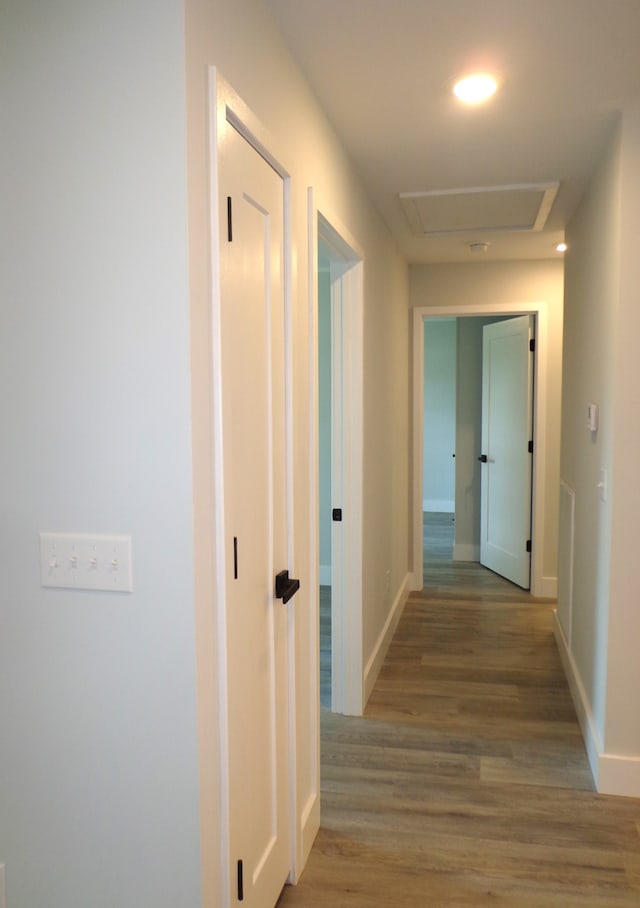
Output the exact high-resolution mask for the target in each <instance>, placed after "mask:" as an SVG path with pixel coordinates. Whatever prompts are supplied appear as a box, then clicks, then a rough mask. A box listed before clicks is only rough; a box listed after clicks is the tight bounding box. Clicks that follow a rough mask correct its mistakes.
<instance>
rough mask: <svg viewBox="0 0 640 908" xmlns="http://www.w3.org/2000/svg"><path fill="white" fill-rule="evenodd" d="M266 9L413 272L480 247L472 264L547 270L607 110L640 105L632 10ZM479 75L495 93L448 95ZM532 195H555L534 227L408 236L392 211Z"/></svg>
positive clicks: (380, 2) (437, 3) (524, 1)
mask: <svg viewBox="0 0 640 908" xmlns="http://www.w3.org/2000/svg"><path fill="white" fill-rule="evenodd" d="M264 3H265V5H266V6H267V7H268V9H269V10H270V11H271V13H272V15H273V16H274V18H275V20H276V23H277V25H278V28H279V30H280V32H281V33H282V35H283V39H284V41H285V42H286V44H287V45H288V47H289V49H290V51H291V52H292V54H293V56H294V57H295V58H296V59H297V61H298V63H299V65H300V67H301V69H302V70H303V72H304V73H305V75H306V76H307V78H308V80H309V82H310V84H311V87H312V88H313V90H314V92H315V94H316V96H317V98H318V100H319V102H320V104H321V105H322V107H323V108H324V110H325V112H326V114H327V116H328V118H329V120H330V122H331V123H332V125H333V127H334V128H335V130H336V132H337V133H338V135H339V136H340V137H341V139H342V141H343V143H344V145H345V147H346V149H347V152H348V154H349V156H350V157H351V159H352V161H353V162H354V164H355V166H356V168H357V170H358V171H359V173H360V174H361V177H362V179H363V181H364V183H365V186H366V188H367V190H368V192H369V195H370V196H371V198H372V200H373V202H374V204H375V205H376V207H377V208H378V210H379V212H380V214H381V215H382V217H383V218H384V220H385V221H386V223H387V225H388V226H389V229H390V230H391V232H392V233H393V235H394V237H395V239H396V242H397V244H398V247H399V249H400V250H401V251H402V253H403V254H404V255H405V256H406V258H407V259H408V261H409V262H411V263H428V262H465V261H471V260H474V261H475V260H477V257H475V256H474V257H473V259H472V254H471V253H470V250H469V244H470V243H473V242H488V243H489V244H490V245H489V249H488V252H487V254H486V255H485V256H483V257H482V261H490V260H518V259H544V258H553V257H556V256H557V253H556V252H555V245H556V244H557V243H558V242H560V241H561V240H562V239H563V236H564V228H565V226H566V224H567V222H568V220H569V219H570V217H571V215H572V213H573V212H574V210H575V208H576V206H577V205H578V203H579V201H580V198H581V195H582V193H583V192H584V189H585V187H586V185H587V184H588V181H589V178H590V176H591V174H592V172H593V169H594V167H595V165H596V164H597V162H598V160H599V158H600V156H601V155H602V153H603V151H604V148H605V147H606V144H607V142H608V140H609V137H610V136H611V134H612V132H613V130H614V128H615V125H616V123H617V122H618V118H619V112H620V110H621V109H622V108H623V107H625V106H627V105H631V104H634V103H640V66H639V65H638V62H637V61H638V50H637V49H638V47H639V46H640V2H638V0H562V2H559V0H485V2H483V3H482V4H478V3H477V0H401V2H397V0H322V2H318V0H264ZM477 70H483V71H490V72H492V73H493V74H495V75H496V77H497V80H498V83H499V88H498V92H497V94H496V95H495V97H494V98H493V99H492V100H490V101H489V102H487V103H486V104H485V105H483V106H478V107H473V108H467V107H463V106H461V104H460V102H459V101H457V100H456V99H455V98H454V96H453V94H452V91H451V89H452V85H453V82H454V81H455V79H456V78H457V77H459V76H460V75H463V74H465V73H467V72H471V71H477ZM545 183H546V184H552V183H559V190H558V193H557V196H556V197H555V200H554V201H553V204H552V206H551V209H550V211H549V215H548V218H547V220H546V223H545V225H544V227H543V228H542V229H540V230H532V231H523V230H515V231H511V230H490V229H482V225H480V226H474V228H473V229H469V230H467V231H465V230H456V231H453V232H446V231H445V232H444V233H437V232H428V233H426V234H425V235H423V236H419V235H416V232H415V230H414V229H412V225H411V223H410V222H409V220H408V219H407V216H406V213H405V210H404V209H403V204H402V196H403V195H405V196H406V194H407V193H411V194H418V195H419V194H424V193H429V194H434V193H443V192H445V191H450V190H453V189H456V190H460V189H469V190H471V189H475V188H477V187H495V186H509V185H521V184H545ZM487 201H488V202H489V203H491V201H492V200H491V198H490V196H487ZM488 215H489V212H487V216H488ZM485 223H490V221H486V222H485Z"/></svg>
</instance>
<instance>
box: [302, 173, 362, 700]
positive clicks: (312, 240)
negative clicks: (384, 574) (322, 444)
mask: <svg viewBox="0 0 640 908" xmlns="http://www.w3.org/2000/svg"><path fill="white" fill-rule="evenodd" d="M308 224H309V244H310V256H309V261H310V263H311V262H312V263H313V267H312V268H311V269H310V282H309V301H310V302H309V305H310V309H311V310H312V311H311V312H310V317H309V325H310V328H311V332H312V337H311V340H310V345H311V350H312V351H313V354H312V356H313V364H312V368H313V385H312V387H313V397H314V400H313V407H312V413H313V425H312V427H311V432H312V446H311V450H312V451H313V457H314V462H313V469H312V482H313V489H312V501H313V508H312V514H311V524H312V526H311V532H312V538H313V540H314V551H313V564H314V566H315V572H316V574H315V576H316V587H315V589H316V590H317V589H318V578H319V554H318V541H317V536H318V529H317V527H318V453H317V451H318V438H317V428H316V426H317V420H318V363H317V356H318V353H317V348H318V315H317V313H318V268H317V248H318V238H319V236H321V237H322V239H323V240H324V242H325V243H326V244H327V245H328V246H329V247H330V248H331V249H332V251H333V252H334V253H335V257H336V258H335V262H333V263H332V265H331V308H332V323H333V327H332V335H333V337H334V339H336V340H337V343H336V344H332V347H333V349H332V373H333V380H334V382H335V381H337V382H339V383H340V385H341V387H342V395H341V400H342V408H341V410H342V412H341V413H340V414H339V415H338V414H336V416H335V417H334V416H332V448H333V454H332V459H333V460H334V461H335V460H336V458H337V459H338V460H339V461H340V466H341V471H340V472H341V473H342V480H343V482H342V498H341V502H340V503H338V502H336V501H334V502H332V504H333V506H334V507H342V510H343V519H342V523H341V525H340V532H341V535H342V545H341V546H337V556H336V554H334V557H333V563H332V584H331V587H332V622H331V636H332V643H331V649H332V664H331V682H332V683H331V708H332V711H333V712H338V713H343V714H345V715H354V716H359V715H362V711H363V709H364V662H363V649H362V522H363V516H362V515H363V492H362V462H363V308H364V303H363V253H362V250H361V249H360V247H359V246H358V243H357V242H356V241H355V239H354V238H353V236H352V235H351V234H350V232H349V231H348V230H347V229H346V228H345V227H344V226H343V225H342V224H340V222H339V221H338V220H337V219H336V218H335V217H334V216H333V215H332V214H331V213H330V212H328V211H327V209H326V208H325V207H324V205H322V204H321V203H320V202H319V201H318V198H317V193H316V192H315V190H314V189H313V188H310V189H309V191H308ZM336 328H337V329H338V330H337V331H336V330H335V329H336ZM332 472H333V471H332ZM332 483H333V479H332ZM333 535H334V533H333V532H332V537H333ZM332 549H334V550H335V549H336V546H334V545H333V543H332ZM317 595H318V594H317V593H316V596H317ZM334 606H335V607H334Z"/></svg>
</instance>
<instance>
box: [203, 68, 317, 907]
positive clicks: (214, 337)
mask: <svg viewBox="0 0 640 908" xmlns="http://www.w3.org/2000/svg"><path fill="white" fill-rule="evenodd" d="M209 105H210V108H209V109H210V124H209V125H210V144H209V156H210V158H209V174H210V198H209V206H210V208H209V212H210V230H211V288H210V330H211V333H210V351H211V374H210V380H211V400H212V414H211V416H212V449H213V451H212V460H213V462H212V484H213V504H212V517H213V538H214V553H213V557H214V574H215V577H214V589H215V603H214V604H213V609H214V611H215V615H214V624H215V632H216V638H217V639H216V656H217V660H218V664H217V666H216V668H215V669H214V673H215V678H213V680H212V683H213V687H214V688H215V690H216V700H217V704H216V705H217V707H218V710H219V720H218V722H217V727H216V728H215V729H211V730H209V729H201V735H205V734H206V735H210V734H213V736H214V737H216V736H217V738H218V742H219V768H220V774H219V775H220V777H219V786H220V787H219V813H220V816H219V822H220V833H221V835H220V866H221V869H222V873H221V875H220V885H221V893H220V897H221V899H222V908H227V906H228V905H230V903H231V891H232V871H231V859H230V854H229V817H230V804H229V797H228V790H229V786H228V779H229V750H228V728H229V723H228V708H227V703H228V691H227V677H228V675H227V651H226V637H227V634H226V608H227V602H226V589H225V570H224V566H225V564H226V559H227V558H228V557H229V553H228V551H227V546H226V540H225V522H224V493H225V490H224V471H223V447H222V387H221V386H222V372H221V362H222V357H221V349H220V343H221V331H220V324H221V293H220V244H221V242H222V241H223V238H222V237H221V229H220V223H219V215H218V213H219V210H220V209H219V189H218V157H219V153H220V150H221V147H222V143H223V142H224V134H225V130H226V129H228V127H229V125H231V126H232V127H233V128H234V129H236V130H237V131H238V132H239V133H240V134H241V135H242V136H243V137H244V138H245V139H246V140H247V141H248V142H249V144H250V145H252V146H253V148H255V149H256V151H257V152H258V153H259V154H260V155H261V156H262V157H263V158H264V159H265V160H266V161H267V162H268V163H269V164H270V165H271V167H273V169H274V170H275V171H276V173H278V174H279V175H280V177H281V178H282V181H283V191H284V246H283V254H284V296H285V314H284V319H285V324H284V334H285V337H284V347H285V397H286V400H285V413H286V451H285V461H286V497H287V505H286V507H287V561H288V565H289V566H290V568H289V569H290V570H291V571H292V572H293V573H294V574H295V564H294V532H293V529H294V528H293V514H294V511H293V402H292V397H293V395H292V388H293V358H292V337H291V330H292V329H291V324H292V229H291V179H290V171H289V169H288V168H287V167H286V166H285V164H284V163H283V160H284V154H283V150H282V149H280V148H279V146H278V145H277V144H276V143H275V142H274V141H273V140H272V138H271V137H270V136H269V135H268V133H267V132H266V130H265V129H264V128H263V126H262V124H261V123H260V122H259V120H258V119H257V118H256V117H255V116H254V115H253V113H252V112H251V111H250V110H249V108H248V107H247V105H246V104H245V103H244V102H243V101H242V99H241V98H240V97H239V96H238V95H237V94H236V93H235V92H234V91H233V89H232V88H231V86H230V85H229V84H228V83H227V82H226V81H225V80H224V79H223V78H222V77H221V76H220V74H219V73H218V72H217V71H216V69H215V67H210V69H209ZM287 636H288V688H289V694H288V699H289V744H288V748H289V758H290V766H291V777H290V784H289V801H290V827H291V842H292V854H291V875H290V876H291V879H295V878H296V876H297V866H298V864H299V859H300V843H299V841H298V836H297V834H296V816H297V812H298V811H297V803H296V798H297V785H296V775H295V766H296V760H295V744H296V739H295V697H294V695H293V692H294V691H295V609H290V610H289V622H288V627H287ZM216 819H217V818H216ZM209 822H213V820H211V819H209V818H207V817H203V837H204V838H206V839H207V840H208V841H210V840H211V839H213V840H214V841H215V836H213V835H212V831H211V830H210V829H209V828H206V830H205V829H204V824H205V823H209ZM206 860H207V861H209V860H211V858H210V857H209V856H208V855H207V856H206ZM214 860H215V859H214ZM205 863H206V862H205Z"/></svg>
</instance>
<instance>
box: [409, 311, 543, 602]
mask: <svg viewBox="0 0 640 908" xmlns="http://www.w3.org/2000/svg"><path fill="white" fill-rule="evenodd" d="M485 315H498V316H514V315H535V316H536V336H537V339H538V340H537V342H536V351H535V357H536V359H535V382H534V400H533V429H534V439H535V444H536V449H535V457H534V459H533V480H532V481H533V488H532V499H531V539H532V551H531V594H532V595H533V596H536V597H552V598H553V597H555V595H556V591H555V590H550V589H549V584H548V582H547V580H546V579H545V577H544V574H543V571H544V547H543V543H544V526H545V497H544V492H545V467H546V425H547V422H546V417H547V382H548V357H547V350H548V342H547V338H548V330H549V305H548V303H546V302H539V303H513V304H509V305H500V306H491V305H489V304H475V305H465V304H457V305H452V306H417V307H415V308H414V309H413V464H412V474H413V504H412V513H413V516H412V531H413V532H412V535H413V541H412V549H413V557H412V586H411V588H412V589H413V590H421V589H422V587H423V542H422V461H423V438H424V435H423V433H424V387H423V376H424V322H425V319H428V318H445V317H449V318H451V317H453V318H469V317H473V316H485Z"/></svg>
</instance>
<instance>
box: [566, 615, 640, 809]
mask: <svg viewBox="0 0 640 908" xmlns="http://www.w3.org/2000/svg"><path fill="white" fill-rule="evenodd" d="M553 614H554V627H553V632H554V635H555V638H556V643H557V644H558V650H559V652H560V658H561V660H562V665H563V668H564V671H565V674H566V676H567V681H568V682H569V689H570V690H571V696H572V698H573V703H574V706H575V708H576V714H577V716H578V722H579V723H580V728H581V729H582V736H583V738H584V743H585V747H586V750H587V757H588V758H589V766H590V767H591V773H592V775H593V779H594V782H595V784H596V789H597V790H598V792H599V793H600V794H608V795H620V796H622V797H627V798H638V797H640V756H637V757H633V756H627V755H618V754H610V753H606V752H605V751H604V748H603V746H602V739H601V738H600V734H599V732H598V729H597V727H596V723H595V719H594V716H593V713H592V711H591V705H590V703H589V700H588V698H587V694H586V691H585V689H584V685H583V683H582V679H581V677H580V673H579V671H578V667H577V665H576V663H575V659H574V658H573V654H572V653H571V651H570V650H569V647H568V646H567V640H566V637H565V635H564V631H563V630H562V625H561V624H560V621H559V619H558V612H557V609H556V610H554V613H553Z"/></svg>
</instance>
